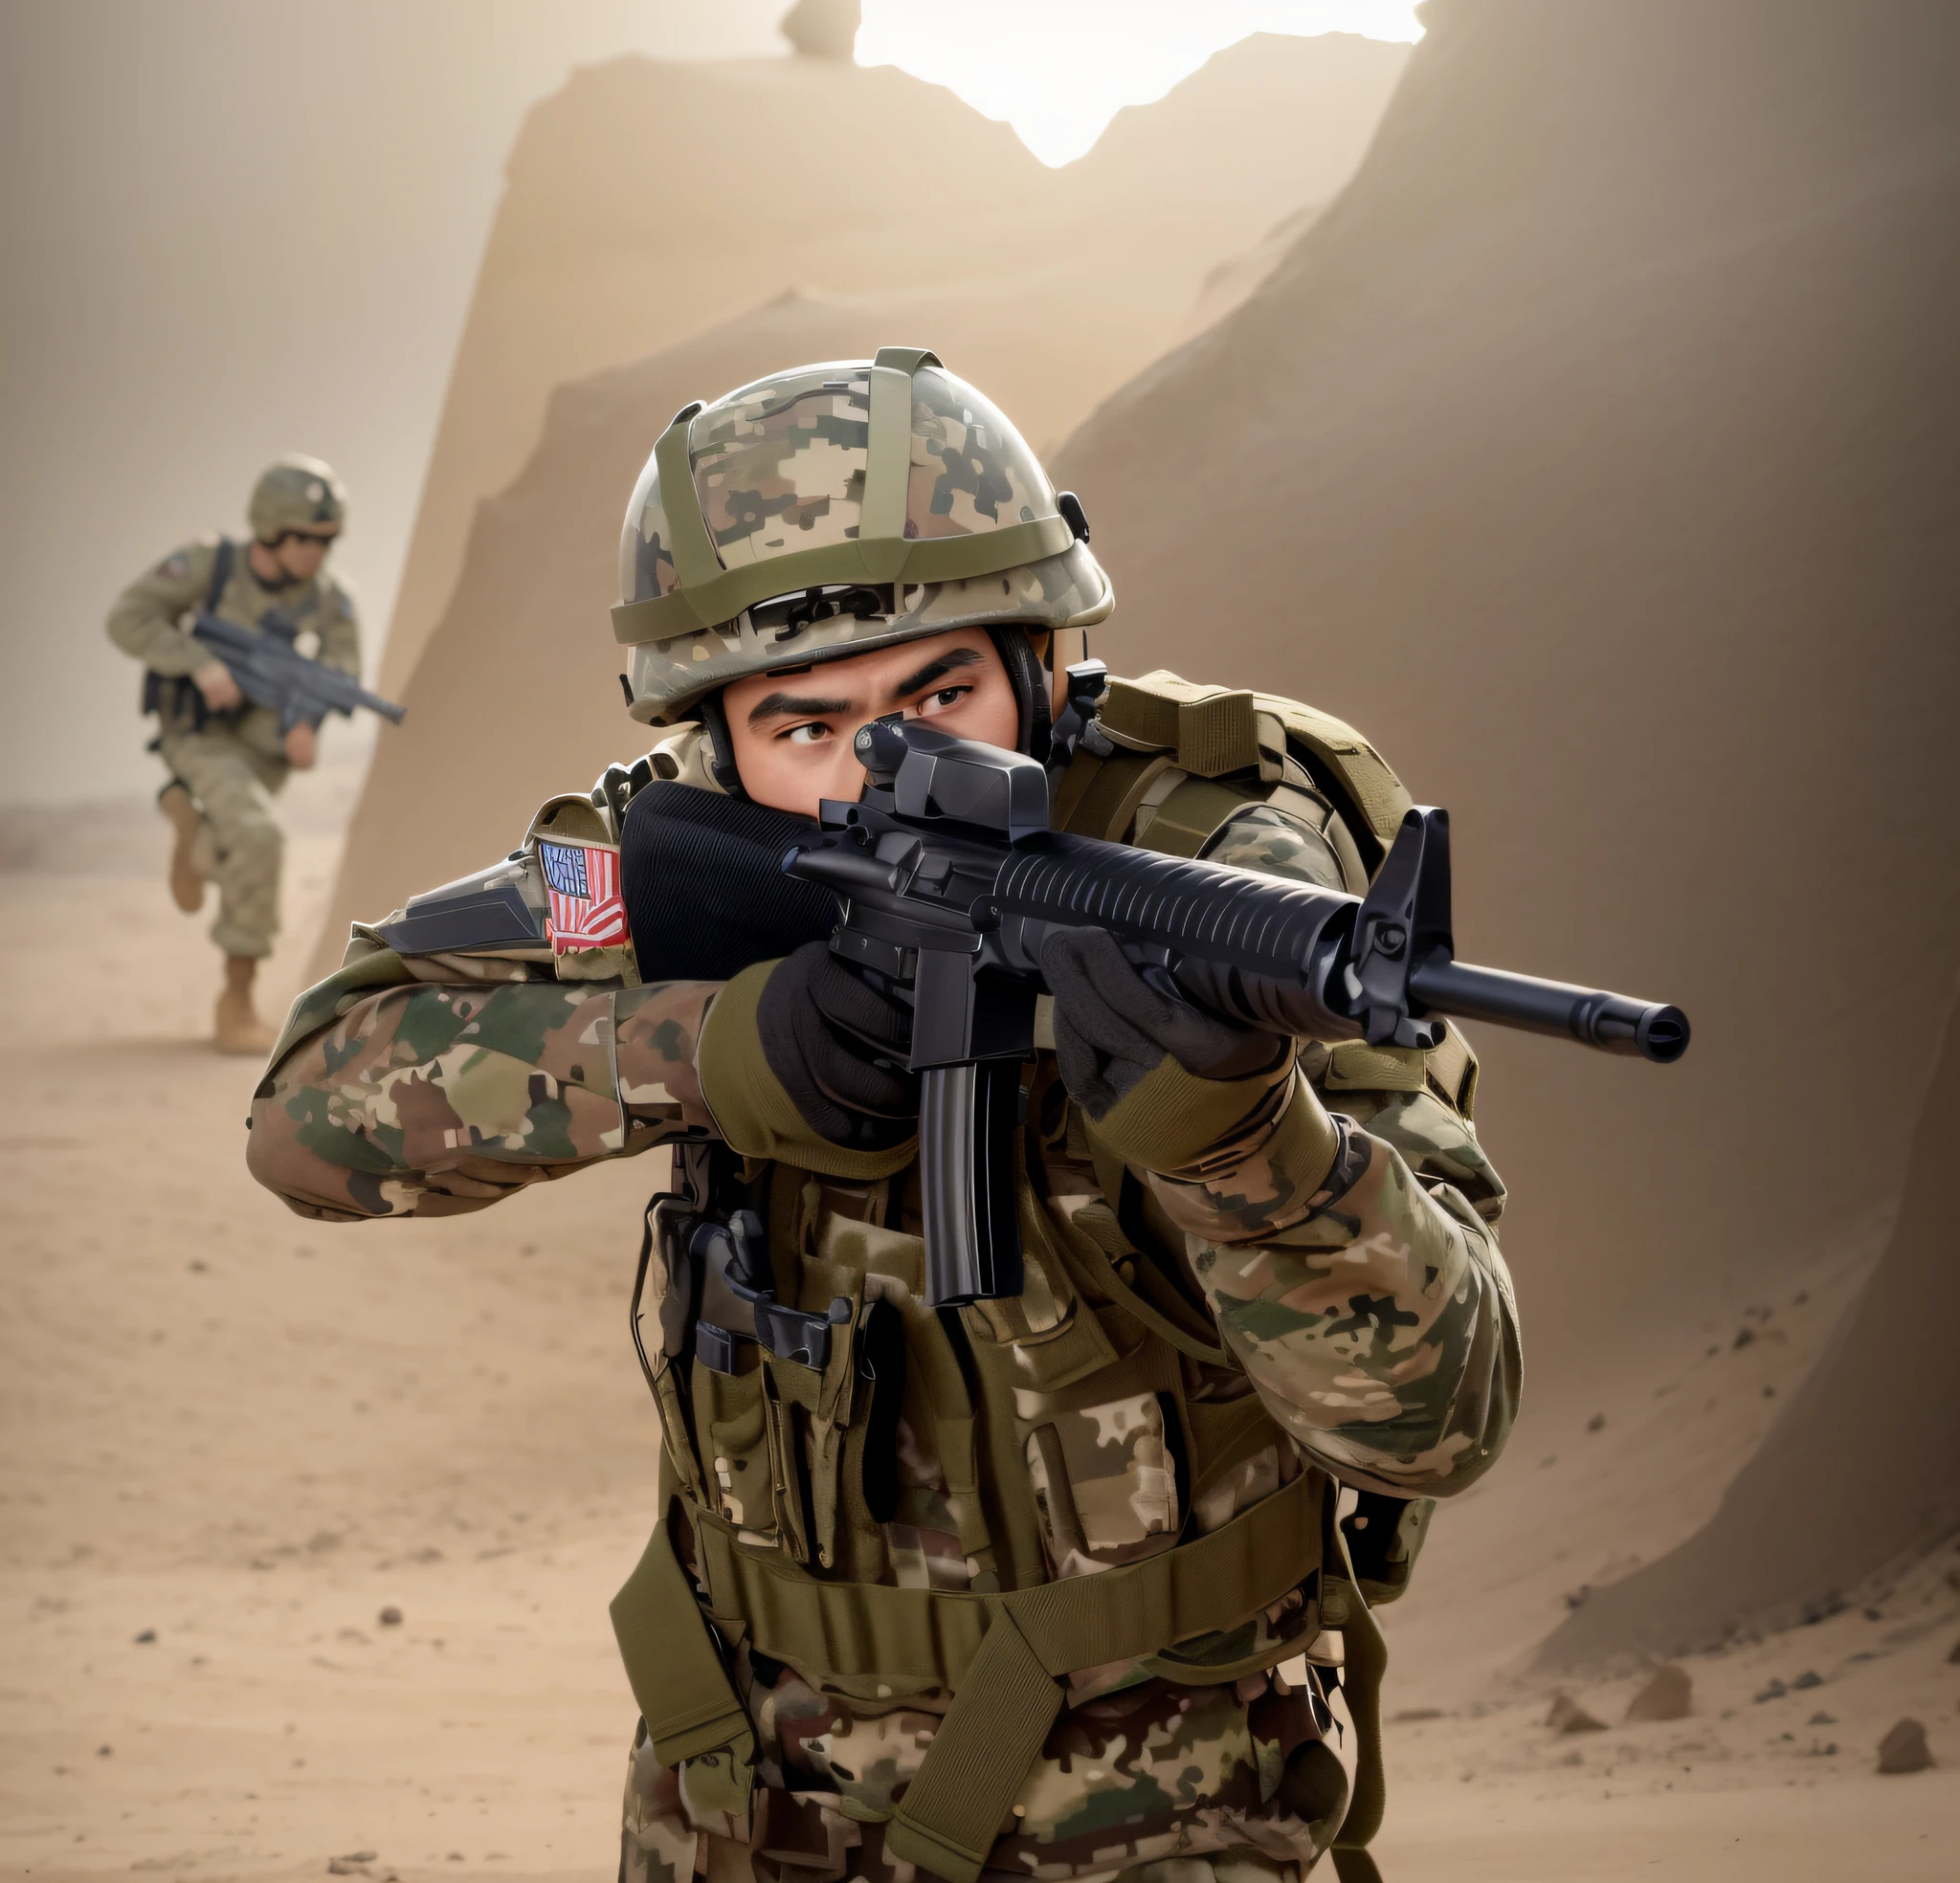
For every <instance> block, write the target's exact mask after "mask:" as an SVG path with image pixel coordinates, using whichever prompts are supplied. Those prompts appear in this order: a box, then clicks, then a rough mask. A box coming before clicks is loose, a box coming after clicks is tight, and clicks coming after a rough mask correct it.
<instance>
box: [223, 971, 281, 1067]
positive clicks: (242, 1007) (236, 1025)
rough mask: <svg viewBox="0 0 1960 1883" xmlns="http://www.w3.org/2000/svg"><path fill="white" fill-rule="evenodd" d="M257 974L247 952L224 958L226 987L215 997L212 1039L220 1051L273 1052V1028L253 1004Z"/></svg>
mask: <svg viewBox="0 0 1960 1883" xmlns="http://www.w3.org/2000/svg"><path fill="white" fill-rule="evenodd" d="M257 973H258V964H257V962H256V961H255V960H254V959H253V958H252V957H251V956H250V955H227V956H226V957H225V990H224V992H223V993H221V994H220V995H219V996H218V1006H217V1016H216V1024H215V1028H214V1030H213V1034H212V1045H213V1046H215V1047H216V1048H217V1050H218V1051H219V1052H234V1053H237V1054H239V1055H240V1056H241V1057H242V1056H243V1055H245V1054H247V1053H250V1054H253V1055H255V1056H256V1057H258V1058H263V1057H264V1056H265V1055H266V1054H267V1053H268V1052H271V1051H272V1042H273V1030H272V1029H271V1028H270V1027H268V1026H267V1025H266V1024H265V1022H264V1021H263V1020H261V1019H260V1018H259V1017H258V1011H257V1009H256V1008H255V1007H254V1006H253V1005H252V983H253V980H254V978H255V977H256V975H257Z"/></svg>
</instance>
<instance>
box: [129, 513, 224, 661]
mask: <svg viewBox="0 0 1960 1883" xmlns="http://www.w3.org/2000/svg"><path fill="white" fill-rule="evenodd" d="M215 553H216V551H215V550H214V548H213V547H212V544H211V543H190V544H189V545H188V546H187V547H185V548H182V549H178V550H174V551H172V553H171V554H169V555H167V556H166V557H165V558H164V560H163V561H162V562H160V563H159V564H158V565H156V567H155V568H153V569H151V570H150V571H149V573H148V574H147V575H142V576H139V577H138V578H137V579H136V580H135V581H134V582H132V583H131V584H130V585H129V587H126V588H125V589H123V592H122V593H121V594H120V595H118V596H117V597H116V603H115V606H114V607H113V608H111V609H110V610H109V619H108V623H107V626H108V632H109V638H110V640H112V641H114V642H115V644H116V645H117V646H118V647H119V648H121V649H122V650H123V653H124V654H130V655H132V656H134V657H135V658H136V659H138V660H140V661H142V662H143V664H144V665H145V667H147V668H148V669H149V670H150V672H151V673H153V674H163V675H165V676H172V675H178V674H194V673H195V672H196V671H197V669H198V668H200V667H208V666H210V665H211V662H212V653H211V651H210V649H208V648H206V647H203V646H201V645H200V644H199V643H198V642H196V641H194V640H192V639H191V638H190V636H189V634H188V633H186V632H185V631H184V630H183V629H182V628H180V627H179V626H178V625H177V623H178V620H179V618H180V617H181V616H182V615H183V613H184V611H185V610H186V609H189V608H192V607H194V606H195V605H196V604H197V603H198V602H200V601H201V600H202V599H203V597H204V590H205V585H206V584H207V583H208V582H209V581H210V580H211V565H212V556H213V555H214V554H215Z"/></svg>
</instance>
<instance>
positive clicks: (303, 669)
mask: <svg viewBox="0 0 1960 1883" xmlns="http://www.w3.org/2000/svg"><path fill="white" fill-rule="evenodd" d="M190 631H191V633H192V634H193V635H194V636H195V637H196V638H197V639H198V640H200V641H202V642H203V643H204V645H205V646H206V647H208V648H210V649H211V651H212V653H213V654H216V655H217V657H218V658H219V659H220V660H222V661H223V662H224V663H225V665H226V666H227V667H229V668H230V669H231V670H232V677H233V678H234V680H236V681H237V682H238V691H239V692H240V693H242V694H243V695H244V696H245V698H247V699H249V700H251V701H252V703H253V704H254V705H255V706H269V707H271V708H272V710H273V711H274V712H276V713H277V714H278V716H279V730H280V731H281V732H290V731H292V729H293V728H294V727H295V726H296V725H298V724H299V723H300V722H301V720H304V721H305V723H306V724H308V725H318V724H319V723H320V721H321V720H323V719H324V718H325V717H326V716H327V714H328V713H344V714H345V715H346V716H347V717H348V718H349V719H351V718H352V717H353V713H354V708H355V707H356V706H365V707H366V708H367V710H368V711H369V712H370V713H379V714H380V715H381V717H382V718H383V719H385V720H392V721H393V722H394V723H395V724H396V725H400V724H401V722H402V720H403V719H404V718H405V717H406V716H407V713H408V708H407V707H405V706H397V705H396V704H395V703H394V701H393V700H392V699H384V698H382V697H381V696H380V695H379V694H378V693H369V692H368V691H367V688H366V687H364V686H363V685H362V684H361V683H360V681H358V680H355V679H350V678H348V676H346V675H345V674H343V673H341V672H340V671H339V669H338V668H334V667H329V666H327V665H325V663H324V662H323V661H319V660H311V659H308V658H307V656H306V655H305V654H301V652H300V650H299V649H298V648H296V647H295V646H294V645H293V639H292V635H291V634H290V633H288V632H286V631H284V630H283V628H282V626H281V624H280V623H279V622H278V620H276V619H268V621H267V622H266V624H265V626H264V627H263V628H262V629H251V628H240V627H239V626H238V625H237V624H236V623H235V622H232V621H222V620H220V619H219V618H218V617H217V616H216V615H214V614H211V613H209V612H200V613H199V614H198V616H197V619H196V620H195V621H194V622H192V623H191V627H190Z"/></svg>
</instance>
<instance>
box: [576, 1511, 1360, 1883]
mask: <svg viewBox="0 0 1960 1883" xmlns="http://www.w3.org/2000/svg"><path fill="white" fill-rule="evenodd" d="M1326 1495H1327V1483H1326V1480H1325V1478H1324V1477H1323V1476H1322V1475H1321V1474H1320V1473H1318V1472H1305V1473H1302V1474H1301V1475H1300V1476H1299V1477H1297V1478H1295V1479H1293V1480H1292V1482H1291V1483H1289V1484H1287V1485H1285V1486H1283V1487H1282V1488H1281V1490H1279V1491H1278V1492H1276V1493H1275V1494H1274V1495H1272V1496H1270V1497H1267V1498H1265V1499H1264V1500H1263V1501H1261V1502H1259V1503H1258V1504H1255V1505H1254V1506H1253V1507H1252V1509H1250V1510H1249V1511H1246V1512H1245V1513H1243V1515H1241V1516H1239V1517H1236V1518H1234V1519H1233V1521H1232V1522H1230V1523H1228V1524H1226V1525H1225V1526H1224V1528H1223V1529H1220V1530H1216V1531H1214V1532H1213V1534H1212V1535H1211V1536H1209V1537H1201V1538H1199V1539H1197V1540H1195V1541H1193V1542H1190V1543H1186V1544H1183V1545H1182V1546H1180V1547H1179V1548H1177V1549H1173V1550H1168V1551H1166V1552H1165V1553H1164V1554H1162V1555H1161V1556H1154V1557H1147V1558H1146V1559H1145V1560H1144V1561H1143V1562H1134V1563H1130V1564H1127V1565H1126V1566H1125V1567H1123V1568H1120V1569H1109V1570H1104V1571H1103V1572H1101V1573H1100V1574H1097V1575H1093V1576H1079V1577H1072V1578H1069V1579H1068V1580H1066V1581H1063V1582H1058V1583H1043V1584H1037V1585H1036V1586H1034V1587H1032V1588H1024V1589H1014V1590H1011V1591H1009V1592H1007V1593H1004V1594H995V1595H978V1594H971V1593H968V1592H966V1591H960V1590H944V1589H917V1588H890V1587H885V1586H883V1585H880V1584H863V1583H826V1582H820V1581H818V1580H816V1579H815V1578H813V1577H812V1576H811V1575H809V1574H808V1573H807V1572H806V1571H804V1570H801V1569H799V1568H797V1567H796V1566H795V1565H793V1564H791V1563H789V1562H785V1561H784V1560H783V1559H782V1558H781V1557H780V1556H779V1555H778V1554H776V1553H775V1552H773V1551H770V1552H764V1551H761V1550H756V1549H751V1548H746V1547H744V1546H743V1545H742V1544H740V1543H739V1542H738V1541H737V1540H736V1532H735V1529H734V1526H732V1525H730V1524H727V1523H724V1521H723V1520H722V1519H721V1518H719V1517H714V1516H711V1515H710V1514H708V1513H706V1512H703V1511H700V1510H696V1511H694V1512H693V1513H692V1516H693V1517H694V1521H695V1537H696V1541H697V1545H698V1547H699V1550H700V1562H701V1570H702V1578H703V1580H704V1581H705V1582H706V1584H707V1587H708V1608H709V1613H710V1615H711V1616H712V1617H713V1618H714V1619H715V1620H716V1621H717V1622H720V1623H723V1624H724V1625H725V1626H726V1627H727V1628H729V1630H730V1631H731V1632H739V1633H740V1634H742V1635H744V1636H746V1640H747V1642H748V1643H749V1645H750V1647H751V1648H752V1649H753V1650H756V1651H759V1652H761V1653H764V1654H767V1655H769V1656H770V1657H772V1658H774V1659H777V1660H781V1661H784V1662H786V1663H787V1664H789V1665H790V1666H791V1667H795V1668H798V1669H800V1670H803V1671H805V1672H806V1673H809V1674H811V1675H812V1676H813V1677H815V1678H818V1679H822V1678H824V1677H826V1676H830V1677H833V1678H835V1680H836V1681H838V1682H839V1683H841V1684H845V1685H851V1684H857V1683H862V1682H866V1681H871V1680H875V1679H880V1678H882V1679H884V1680H886V1681H890V1682H905V1683H908V1684H910V1685H912V1686H913V1687H914V1689H915V1690H916V1688H917V1686H918V1685H919V1684H920V1683H922V1682H924V1683H929V1684H930V1685H932V1686H935V1687H938V1688H940V1689H941V1690H943V1691H949V1692H951V1693H952V1695H953V1700H952V1704H951V1706H950V1708H949V1709H948V1710H947V1715H946V1717H945V1720H944V1721H943V1723H942V1724H941V1726H940V1728H939V1731H938V1733H937V1734H936V1736H935V1737H934V1739H933V1741H932V1745H931V1747H930V1748H929V1749H928V1751H927V1753H926V1756H925V1759H924V1762H923V1763H922V1765H921V1766H920V1769H919V1774H918V1776H917V1777H916V1778H915V1779H914V1780H913V1782H912V1783H911V1784H910V1786H909V1787H908V1788H907V1789H906V1791H905V1794H904V1796H903V1798H902V1800H901V1802H900V1804H899V1807H898V1810H897V1812H896V1814H895V1815H894V1817H893V1819H892V1823H891V1827H890V1828H889V1830H888V1831H887V1833H886V1842H887V1845H888V1847H889V1849H890V1850H892V1852H893V1854H894V1855H896V1856H902V1857H904V1858H906V1859H907V1860H909V1861H911V1862H914V1863H917V1864H918V1865H920V1866H921V1867H922V1868H923V1869H925V1870H928V1871H931V1872H934V1873H935V1874H937V1875H940V1876H944V1877H947V1878H950V1879H952V1883H974V1879H976V1878H977V1877H978V1876H979V1874H980V1872H981V1870H982V1869H983V1868H984V1867H985V1865H986V1861H987V1854H988V1852H989V1850H991V1848H992V1845H993V1841H994V1839H995V1838H996V1837H997V1836H998V1835H999V1834H1000V1830H1001V1827H1002V1823H1003V1821H1004V1820H1006V1819H1007V1818H1008V1816H1009V1813H1010V1811H1011V1810H1012V1807H1013V1802H1014V1799H1015V1796H1016V1795H1017V1794H1018V1792H1019V1790H1020V1788H1021V1785H1022V1783H1024V1782H1025V1780H1026V1778H1027V1775H1028V1773H1029V1771H1030V1769H1031V1768H1032V1767H1033V1766H1034V1764H1035V1762H1036V1760H1037V1759H1038V1758H1039V1756H1040V1752H1041V1747H1042V1743H1043V1741H1044V1740H1045V1739H1047V1737H1048V1732H1049V1728H1050V1727H1051V1726H1052V1725H1053V1724H1054V1721H1055V1717H1056V1716H1057V1714H1058V1713H1059V1712H1060V1710H1061V1702H1062V1689H1061V1687H1060V1685H1059V1684H1058V1682H1059V1681H1060V1679H1061V1677H1062V1676H1064V1675H1066V1674H1069V1673H1075V1672H1076V1671H1078V1670H1080V1669H1083V1668H1091V1667H1102V1666H1106V1665H1107V1664H1109V1663H1110V1662H1112V1661H1123V1660H1142V1659H1147V1658H1148V1657H1151V1656H1153V1655H1156V1654H1158V1653H1160V1652H1161V1650H1164V1649H1165V1648H1166V1647H1168V1646H1169V1645H1171V1644H1174V1643H1176V1642H1180V1641H1188V1640H1191V1639H1192V1638H1193V1637H1195V1636H1200V1635H1205V1634H1212V1633H1218V1632H1224V1631H1226V1630H1229V1629H1232V1628H1237V1627H1239V1626H1240V1625H1242V1624H1243V1623H1245V1622H1246V1621H1248V1620H1249V1619H1251V1618H1252V1617H1253V1616H1255V1615H1257V1614H1258V1613H1259V1612H1260V1611H1262V1610H1263V1609H1266V1608H1268V1607H1270V1606H1272V1605H1273V1604H1275V1603H1277V1602H1279V1601H1280V1600H1281V1598H1283V1597H1284V1596H1285V1595H1286V1594H1287V1593H1288V1592H1289V1591H1290V1590H1292V1589H1293V1588H1295V1587H1297V1586H1298V1585H1299V1584H1300V1583H1301V1582H1302V1581H1303V1579H1304V1578H1305V1577H1306V1576H1308V1575H1309V1574H1311V1573H1312V1571H1313V1569H1314V1568H1315V1566H1316V1565H1317V1564H1318V1563H1319V1562H1320V1556H1321V1547H1322V1538H1323V1536H1324V1534H1325V1532H1324V1527H1323V1526H1324V1517H1325V1511H1324V1505H1325V1497H1326ZM683 1606H684V1609H685V1611H691V1612H686V1613H683ZM698 1614H699V1611H698V1610H697V1609H696V1608H695V1605H694V1603H693V1601H692V1598H691V1594H690V1593H689V1592H688V1590H687V1588H686V1584H685V1579H684V1578H683V1577H682V1575H681V1572H680V1569H679V1564H678V1563H676V1562H675V1561H674V1557H673V1553H672V1550H671V1548H670V1546H669V1544H668V1540H667V1532H666V1526H665V1525H664V1524H661V1525H660V1526H658V1527H657V1529H656V1531H655V1533H654V1539H653V1541H652V1542H651V1543H649V1545H648V1546H647V1553H646V1556H645V1557H644V1558H643V1559H642V1561H641V1563H640V1566H639V1568H638V1569H636V1570H635V1572H634V1576H633V1578H632V1580H631V1581H629V1582H628V1583H627V1584H626V1586H625V1587H624V1588H622V1589H621V1590H620V1592H619V1594H618V1596H617V1597H616V1598H615V1599H614V1601H613V1604H612V1622H613V1628H614V1630H615V1631H616V1633H617V1634H618V1637H619V1646H620V1652H621V1654H622V1655H623V1656H624V1658H625V1660H626V1664H627V1673H628V1678H629V1680H630V1681H631V1683H632V1686H633V1691H634V1696H635V1699H637V1700H638V1701H639V1703H640V1707H641V1710H642V1712H643V1713H644V1714H645V1716H646V1721H647V1728H648V1731H649V1732H650V1733H651V1734H652V1736H653V1739H654V1745H655V1751H656V1755H657V1757H659V1758H660V1759H661V1760H662V1762H663V1763H664V1762H669V1761H668V1757H667V1755H668V1753H669V1752H672V1753H673V1754H674V1755H675V1757H676V1758H679V1757H699V1756H700V1755H701V1754H702V1752H704V1751H718V1750H719V1749H720V1748H721V1747H723V1746H728V1747H731V1748H732V1749H733V1750H734V1751H735V1752H736V1754H737V1756H738V1758H739V1759H748V1758H752V1756H753V1748H754V1737H753V1733H752V1731H751V1729H750V1727H749V1723H748V1720H747V1718H746V1716H745V1715H744V1714H743V1712H742V1709H741V1707H740V1705H739V1703H738V1702H737V1701H736V1698H735V1695H734V1692H733V1689H732V1688H731V1687H730V1686H729V1685H728V1681H727V1676H726V1674H725V1673H724V1672H723V1671H722V1666H721V1660H720V1656H719V1654H717V1653H716V1651H715V1649H714V1645H713V1642H712V1640H711V1639H710V1638H709V1635H708V1630H707V1629H706V1628H704V1627H693V1626H689V1625H688V1624H689V1623H691V1622H693V1621H695V1620H696V1619H697V1617H698ZM1304 1619H1305V1620H1306V1621H1307V1622H1308V1623H1310V1624H1315V1625H1317V1620H1316V1618H1315V1617H1314V1616H1313V1615H1312V1614H1311V1613H1309V1614H1308V1616H1306V1617H1305V1618H1304ZM1285 1651H1290V1650H1282V1651H1281V1658H1284V1653H1285ZM1265 1658H1271V1657H1270V1656H1267V1657H1265ZM1175 1665H1176V1664H1175V1663H1169V1664H1159V1665H1158V1667H1157V1669H1156V1671H1160V1672H1163V1673H1167V1674H1168V1673H1171V1672H1172V1668H1173V1667H1174V1666H1175ZM1243 1671H1244V1670H1242V1669H1240V1668H1237V1667H1233V1668H1229V1669H1225V1670H1222V1671H1221V1670H1220V1669H1217V1668H1215V1667H1203V1668H1200V1667H1198V1666H1196V1665H1192V1668H1191V1670H1190V1672H1189V1673H1187V1674H1186V1675H1185V1677H1186V1678H1188V1679H1197V1680H1202V1681H1204V1682H1206V1683H1211V1682H1214V1681H1216V1680H1217V1679H1219V1678H1221V1677H1224V1678H1230V1677H1232V1676H1233V1675H1235V1674H1236V1673H1240V1672H1243ZM1173 1677H1174V1675H1173ZM717 1680H719V1682H720V1687H719V1690H717V1689H716V1681H717ZM718 1734H719V1735H720V1736H721V1737H719V1738H717V1737H716V1735H718Z"/></svg>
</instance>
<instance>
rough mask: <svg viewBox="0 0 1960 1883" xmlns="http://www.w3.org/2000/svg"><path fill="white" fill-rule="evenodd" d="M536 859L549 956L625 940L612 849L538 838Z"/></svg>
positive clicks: (616, 857)
mask: <svg viewBox="0 0 1960 1883" xmlns="http://www.w3.org/2000/svg"><path fill="white" fill-rule="evenodd" d="M538 863H539V866H540V867H541V868H542V869H543V870H544V872H545V887H546V891H547V893H548V896H549V899H550V905H551V906H550V912H549V915H548V918H547V920H548V925H549V932H550V936H551V952H552V953H553V954H554V955H568V954H573V953H575V952H577V951H578V950H580V949H584V948H615V947H618V946H619V945H620V944H621V943H622V942H625V941H626V939H627V937H626V904H625V903H624V902H623V901H622V900H621V899H620V895H619V852H618V851H617V849H615V848H614V847H613V846H612V844H590V843H563V842H560V841H558V840H557V839H555V838H551V837H540V838H539V839H538Z"/></svg>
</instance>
